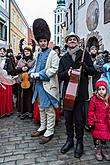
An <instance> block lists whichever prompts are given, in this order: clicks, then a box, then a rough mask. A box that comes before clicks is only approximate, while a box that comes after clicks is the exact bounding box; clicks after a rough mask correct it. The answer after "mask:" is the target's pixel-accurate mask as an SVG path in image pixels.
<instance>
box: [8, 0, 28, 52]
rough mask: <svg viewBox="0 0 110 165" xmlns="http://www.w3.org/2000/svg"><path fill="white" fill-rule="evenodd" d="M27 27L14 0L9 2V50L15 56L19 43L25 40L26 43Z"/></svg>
mask: <svg viewBox="0 0 110 165" xmlns="http://www.w3.org/2000/svg"><path fill="white" fill-rule="evenodd" d="M28 28H29V25H28V23H27V21H26V19H25V18H24V16H23V14H22V12H21V10H20V9H19V7H18V5H17V3H16V1H15V0H10V48H12V49H13V52H14V54H15V55H16V54H17V53H18V52H19V41H20V40H21V39H22V38H25V42H26V43H28Z"/></svg>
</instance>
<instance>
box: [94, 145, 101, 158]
mask: <svg viewBox="0 0 110 165" xmlns="http://www.w3.org/2000/svg"><path fill="white" fill-rule="evenodd" d="M95 158H96V160H98V161H101V160H103V157H102V153H101V146H100V145H96V148H95Z"/></svg>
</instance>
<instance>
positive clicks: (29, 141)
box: [0, 113, 110, 165]
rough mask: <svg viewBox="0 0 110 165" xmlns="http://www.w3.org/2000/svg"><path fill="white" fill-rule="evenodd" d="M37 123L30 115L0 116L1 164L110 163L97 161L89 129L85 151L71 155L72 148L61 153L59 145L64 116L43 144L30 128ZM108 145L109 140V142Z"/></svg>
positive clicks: (62, 141) (60, 164) (77, 164)
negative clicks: (21, 116) (80, 155)
mask: <svg viewBox="0 0 110 165" xmlns="http://www.w3.org/2000/svg"><path fill="white" fill-rule="evenodd" d="M36 128H38V125H37V124H35V123H34V121H33V120H31V119H26V120H20V119H19V117H17V113H15V114H13V115H12V116H10V117H4V118H1V119H0V164H1V165H36V164H37V165H95V164H100V165H102V164H103V165H110V162H107V161H105V160H103V161H100V162H98V161H96V160H95V157H94V149H93V142H92V138H91V136H90V133H88V132H86V133H85V136H84V146H85V147H84V155H83V156H82V157H81V158H80V159H76V158H74V150H73V149H71V150H70V151H69V152H68V153H67V154H64V155H63V154H61V153H60V148H61V147H62V145H63V144H64V142H65V140H66V136H65V126H64V119H63V117H62V118H61V120H60V122H59V123H58V125H57V126H56V127H55V136H54V137H53V139H52V140H51V141H50V142H48V143H47V144H45V145H42V144H39V138H37V137H36V138H32V137H31V136H30V135H31V132H32V131H33V130H35V129H36ZM108 146H109V149H110V142H109V143H108Z"/></svg>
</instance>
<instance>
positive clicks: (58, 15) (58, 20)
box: [57, 15, 60, 23]
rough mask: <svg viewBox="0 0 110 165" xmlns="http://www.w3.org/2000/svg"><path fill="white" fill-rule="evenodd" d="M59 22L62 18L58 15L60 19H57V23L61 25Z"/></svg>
mask: <svg viewBox="0 0 110 165" xmlns="http://www.w3.org/2000/svg"><path fill="white" fill-rule="evenodd" d="M59 21H60V16H59V15H58V19H57V22H58V23H59Z"/></svg>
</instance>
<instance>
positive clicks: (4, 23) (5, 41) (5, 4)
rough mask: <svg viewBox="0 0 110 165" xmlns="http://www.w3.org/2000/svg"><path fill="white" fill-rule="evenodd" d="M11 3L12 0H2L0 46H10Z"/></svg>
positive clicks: (0, 7)
mask: <svg viewBox="0 0 110 165" xmlns="http://www.w3.org/2000/svg"><path fill="white" fill-rule="evenodd" d="M9 4H10V0H0V47H5V48H9Z"/></svg>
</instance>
